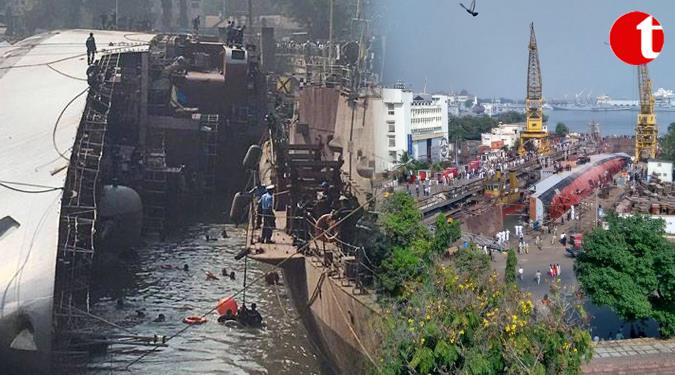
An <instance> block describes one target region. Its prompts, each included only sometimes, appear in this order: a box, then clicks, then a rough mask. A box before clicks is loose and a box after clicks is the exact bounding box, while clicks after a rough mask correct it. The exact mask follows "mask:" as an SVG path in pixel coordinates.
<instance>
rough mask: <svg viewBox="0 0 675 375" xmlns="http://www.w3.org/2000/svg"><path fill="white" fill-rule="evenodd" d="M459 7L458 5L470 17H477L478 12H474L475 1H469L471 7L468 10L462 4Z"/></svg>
mask: <svg viewBox="0 0 675 375" xmlns="http://www.w3.org/2000/svg"><path fill="white" fill-rule="evenodd" d="M459 5H460V6H461V7H462V8H464V9H466V11H467V12H468V13H469V14H470V15H472V16H474V17H476V16H477V15H478V12H476V0H472V1H471V5H469V7H468V8H467V7H466V5H464V4H462V3H459Z"/></svg>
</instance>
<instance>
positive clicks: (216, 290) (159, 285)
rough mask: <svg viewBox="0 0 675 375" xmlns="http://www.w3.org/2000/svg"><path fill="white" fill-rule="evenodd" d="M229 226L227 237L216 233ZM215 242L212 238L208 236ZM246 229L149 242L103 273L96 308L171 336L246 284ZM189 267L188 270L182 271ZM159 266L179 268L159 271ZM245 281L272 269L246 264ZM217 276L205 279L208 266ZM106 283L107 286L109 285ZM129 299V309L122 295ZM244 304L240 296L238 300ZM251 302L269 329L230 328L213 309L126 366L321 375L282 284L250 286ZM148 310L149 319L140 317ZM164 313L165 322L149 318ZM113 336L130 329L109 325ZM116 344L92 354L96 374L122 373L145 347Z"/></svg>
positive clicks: (190, 232) (196, 230)
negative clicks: (238, 256)
mask: <svg viewBox="0 0 675 375" xmlns="http://www.w3.org/2000/svg"><path fill="white" fill-rule="evenodd" d="M225 227H226V228H227V231H228V233H229V235H230V238H226V239H221V238H220V236H219V234H220V232H221V231H222V229H223V228H225ZM206 234H209V235H210V236H211V237H217V238H219V239H218V240H215V241H213V240H212V241H207V240H206V239H205V235H206ZM243 235H244V232H243V230H242V229H235V228H232V227H231V226H223V225H194V226H192V227H189V228H188V229H186V230H185V232H184V233H182V234H180V235H176V238H175V239H173V240H166V241H162V242H153V243H149V244H148V245H147V246H144V247H143V248H141V249H140V250H138V252H137V255H136V256H135V257H134V258H133V259H132V260H127V263H126V264H122V265H120V266H119V267H115V268H109V269H108V270H107V271H106V272H105V273H101V274H99V275H98V276H99V278H100V279H101V282H100V283H99V285H103V287H102V288H101V289H99V291H98V293H99V295H98V298H97V299H98V302H96V303H95V305H94V307H93V312H94V313H95V314H96V315H98V316H101V317H103V318H105V319H107V320H109V321H112V322H115V323H117V324H120V325H122V326H125V327H128V328H129V329H130V330H131V331H133V332H135V333H137V334H139V335H144V336H152V335H155V334H156V335H166V336H170V335H172V334H173V333H175V332H177V331H178V330H180V329H183V328H184V327H185V324H184V323H182V319H183V318H184V317H186V316H189V315H201V314H203V313H204V312H206V311H208V310H210V309H212V308H213V307H215V305H216V303H217V301H218V300H219V299H220V298H223V297H225V296H229V295H232V294H234V293H235V291H237V290H238V289H240V288H242V286H243V276H244V272H243V271H244V262H243V260H242V261H235V260H234V255H235V254H236V253H238V252H239V251H240V250H241V249H242V248H243V245H244V241H243ZM184 264H187V265H188V266H189V268H190V270H189V271H188V272H185V271H183V270H182V267H183V265H184ZM161 265H173V266H179V268H180V269H169V270H167V269H162V268H161V267H160V266H161ZM248 265H249V267H248V280H252V279H254V278H256V277H258V276H260V275H262V274H263V273H264V272H267V271H269V270H270V269H271V267H268V266H266V265H261V264H258V263H256V262H251V261H249V263H248ZM223 267H224V268H227V270H228V272H229V271H235V272H236V280H234V281H233V280H230V279H229V278H227V279H226V278H223V277H220V273H221V269H222V268H223ZM207 270H208V271H211V272H213V273H214V274H216V275H218V276H219V277H220V280H214V281H205V279H206V277H205V271H207ZM106 285H108V287H106ZM121 296H123V297H124V307H122V308H118V307H117V302H116V301H117V299H118V298H119V297H121ZM238 300H239V301H241V298H239V299H238ZM246 302H247V305H249V304H250V303H251V302H255V303H257V305H258V309H259V310H260V311H261V313H262V314H263V318H264V321H265V323H266V328H265V329H262V330H257V329H249V328H230V327H227V326H225V325H222V324H219V323H218V322H217V321H216V319H217V315H216V313H213V314H212V315H209V321H208V322H207V323H205V324H203V325H200V326H192V327H191V328H189V329H187V330H186V331H185V332H183V333H182V334H181V335H179V336H177V337H176V338H174V339H173V340H171V341H169V342H168V344H169V346H168V347H167V348H161V349H159V350H157V351H156V352H154V353H152V354H150V355H148V356H146V357H145V358H143V360H141V361H139V362H138V363H136V364H134V365H133V366H131V367H130V368H129V370H130V371H131V372H132V373H139V374H164V375H167V374H291V373H292V374H319V373H320V372H321V369H320V363H319V360H318V359H317V357H316V355H315V354H314V351H313V350H312V346H311V344H310V342H309V341H308V339H307V332H306V330H305V328H304V326H303V325H302V324H301V322H300V321H299V320H298V316H297V313H296V312H295V310H294V309H293V306H292V302H291V300H290V297H288V296H287V295H286V291H285V289H284V288H283V286H279V287H278V293H277V292H276V291H275V288H274V287H270V286H268V285H266V284H265V283H264V282H260V283H258V284H255V285H252V286H251V287H250V288H249V289H248V292H247V294H246ZM138 309H144V310H143V312H144V313H145V317H143V318H138V317H136V316H135V315H136V312H135V311H136V310H138ZM160 313H162V314H164V315H165V316H166V321H165V322H163V323H154V322H152V320H153V319H155V318H156V317H157V316H158V314H160ZM107 329H109V331H110V332H111V333H112V332H114V333H125V332H124V331H123V330H121V329H118V328H112V327H110V328H107ZM138 349H139V348H134V347H123V346H120V345H115V346H113V347H112V348H111V350H110V351H109V352H108V353H106V354H104V355H99V356H97V357H95V358H94V360H93V361H92V362H93V363H92V364H91V365H90V368H91V370H92V371H91V372H92V373H97V374H104V373H111V372H114V371H122V370H124V368H125V367H126V365H127V364H128V363H129V362H131V361H133V360H134V359H136V358H137V357H138V356H139V355H140V354H142V353H143V351H140V350H138Z"/></svg>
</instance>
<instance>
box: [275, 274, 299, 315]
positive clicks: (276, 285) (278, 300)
mask: <svg viewBox="0 0 675 375" xmlns="http://www.w3.org/2000/svg"><path fill="white" fill-rule="evenodd" d="M274 295H275V296H276V297H277V302H279V307H280V308H281V311H282V312H283V313H284V317H285V318H286V320H288V321H293V320H295V319H291V317H290V316H288V312H287V311H286V306H284V304H283V303H281V297H280V296H279V284H277V283H276V282H275V283H274Z"/></svg>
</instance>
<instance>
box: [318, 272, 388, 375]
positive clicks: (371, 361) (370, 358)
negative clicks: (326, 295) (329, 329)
mask: <svg viewBox="0 0 675 375" xmlns="http://www.w3.org/2000/svg"><path fill="white" fill-rule="evenodd" d="M328 284H330V288H331V292H332V293H331V295H332V296H333V300H334V301H335V305H337V307H338V310H339V311H340V315H342V318H343V319H344V320H345V323H346V324H347V327H348V328H349V331H350V332H351V333H352V335H353V336H354V339H355V340H356V342H357V343H358V344H359V346H360V347H361V350H363V354H365V355H366V357H367V358H368V360H369V361H370V363H372V364H373V366H375V368H376V369H377V370H378V371H379V370H380V366H378V364H377V362H375V360H374V359H373V357H372V356H371V355H370V353H369V352H368V349H366V346H365V345H364V344H363V342H361V339H360V338H359V335H358V334H357V333H356V331H355V330H354V327H352V324H351V321H349V320H348V319H347V315H346V314H345V311H344V310H343V309H342V306H340V302H339V301H338V300H337V297H336V296H335V286H334V285H333V283H331V282H329V283H328Z"/></svg>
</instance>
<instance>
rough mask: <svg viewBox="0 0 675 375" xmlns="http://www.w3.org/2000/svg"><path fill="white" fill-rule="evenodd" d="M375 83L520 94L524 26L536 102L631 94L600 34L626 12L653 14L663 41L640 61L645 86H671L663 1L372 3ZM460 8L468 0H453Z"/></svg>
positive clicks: (674, 37) (626, 75) (667, 13)
mask: <svg viewBox="0 0 675 375" xmlns="http://www.w3.org/2000/svg"><path fill="white" fill-rule="evenodd" d="M382 1H383V3H384V6H385V9H384V10H383V11H382V14H381V15H382V19H383V22H382V24H383V26H382V32H383V33H384V34H385V35H386V52H385V67H384V79H383V81H384V83H385V84H388V83H394V82H396V81H399V80H400V81H403V82H405V83H407V84H410V85H412V88H413V89H414V90H416V91H421V90H422V89H423V87H424V82H425V79H426V81H427V92H434V91H449V90H454V91H459V90H461V89H466V90H468V91H469V92H471V93H473V94H476V95H478V96H479V97H481V98H489V97H507V98H512V99H520V98H524V96H525V94H526V87H525V86H526V75H527V59H528V49H527V45H528V42H529V31H530V30H529V24H530V22H534V28H535V33H536V36H537V45H538V47H539V61H540V64H541V71H542V83H543V94H544V98H563V97H564V96H565V95H567V96H568V98H574V95H575V93H578V92H580V91H581V90H585V93H589V92H591V94H592V96H593V97H595V96H598V95H602V94H605V95H609V96H611V97H613V98H635V97H636V96H637V81H636V79H637V74H636V69H635V67H633V66H629V65H626V64H625V63H623V62H621V61H620V60H619V59H618V58H617V57H616V56H615V55H614V53H613V52H612V51H611V49H610V47H609V45H608V44H605V43H609V30H610V28H611V26H612V24H613V23H614V21H615V20H616V19H617V18H618V17H620V16H621V15H623V14H624V13H627V12H629V11H633V10H639V11H642V12H645V13H649V14H651V15H653V16H654V17H655V18H656V19H657V20H658V21H659V22H660V23H661V25H662V26H663V28H664V32H665V43H664V47H663V50H662V52H661V54H660V55H659V57H658V58H656V59H655V60H654V61H652V62H651V63H650V64H649V69H650V76H651V79H652V81H653V86H654V89H657V88H659V87H664V88H669V89H673V90H675V69H673V68H675V1H673V0H642V1H638V0H476V11H478V12H479V15H478V17H472V16H471V15H469V14H468V13H467V12H466V11H464V9H462V8H461V7H460V6H459V1H460V0H382ZM461 1H463V2H464V4H466V5H468V4H469V3H470V2H471V0H461Z"/></svg>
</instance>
